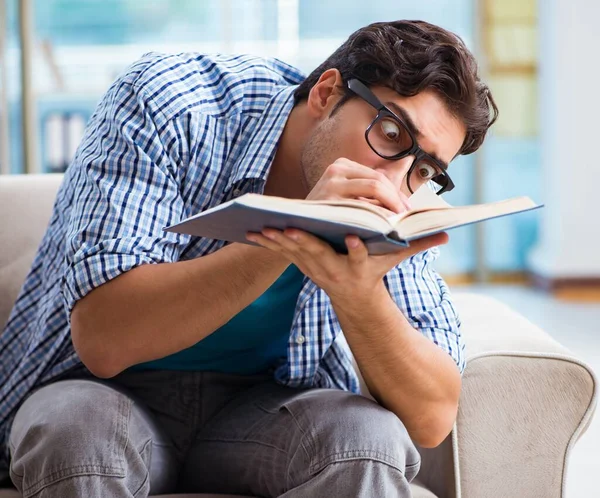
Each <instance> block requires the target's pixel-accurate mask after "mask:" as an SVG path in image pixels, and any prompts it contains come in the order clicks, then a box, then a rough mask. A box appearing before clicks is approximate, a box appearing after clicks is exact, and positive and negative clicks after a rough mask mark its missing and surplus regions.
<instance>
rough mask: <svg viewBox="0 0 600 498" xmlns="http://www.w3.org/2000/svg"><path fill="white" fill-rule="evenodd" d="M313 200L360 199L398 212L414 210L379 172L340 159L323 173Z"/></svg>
mask: <svg viewBox="0 0 600 498" xmlns="http://www.w3.org/2000/svg"><path fill="white" fill-rule="evenodd" d="M306 198H307V199H309V200H340V199H359V200H363V201H366V202H369V203H371V204H375V205H379V206H383V207H385V208H387V209H389V210H390V211H393V212H395V213H401V212H403V211H406V210H408V209H410V204H409V202H408V198H407V197H406V196H405V195H404V194H403V193H402V192H400V190H399V189H398V188H397V187H396V186H395V185H394V184H393V183H392V182H391V180H390V179H389V178H388V177H387V176H385V175H384V174H383V173H381V172H379V171H375V170H374V169H372V168H369V167H368V166H363V165H362V164H359V163H355V162H354V161H350V160H349V159H344V158H340V159H338V160H336V161H335V162H334V163H333V164H331V165H330V166H329V167H328V168H327V169H326V170H325V173H323V176H321V178H320V179H319V181H318V182H317V183H316V185H315V186H314V187H313V189H312V190H311V191H310V193H309V194H308V196H307V197H306Z"/></svg>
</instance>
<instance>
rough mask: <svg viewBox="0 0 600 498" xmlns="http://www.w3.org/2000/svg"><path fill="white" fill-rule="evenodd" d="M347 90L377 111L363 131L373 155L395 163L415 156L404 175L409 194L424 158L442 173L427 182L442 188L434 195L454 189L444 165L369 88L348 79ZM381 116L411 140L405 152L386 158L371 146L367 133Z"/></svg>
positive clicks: (353, 79) (411, 191) (352, 79)
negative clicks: (415, 172)
mask: <svg viewBox="0 0 600 498" xmlns="http://www.w3.org/2000/svg"><path fill="white" fill-rule="evenodd" d="M348 88H349V89H350V90H351V91H352V92H353V93H355V94H356V95H358V96H359V97H360V98H361V99H363V100H364V101H365V102H367V103H368V104H369V105H370V106H371V107H374V108H375V109H376V110H377V116H375V119H374V120H373V121H372V122H371V124H370V125H369V126H368V127H367V129H366V131H365V140H366V141H367V143H368V144H369V147H371V150H372V151H373V152H375V154H377V155H378V156H379V157H382V158H383V159H388V160H390V161H396V160H398V159H402V158H403V157H406V156H411V155H414V156H415V158H414V159H413V162H412V164H411V165H410V168H409V170H408V173H407V174H406V184H407V186H408V190H410V193H411V194H414V192H413V190H412V188H411V186H410V180H409V179H410V175H411V174H412V173H413V171H414V169H415V167H416V166H417V164H418V163H419V162H420V161H421V160H422V159H424V158H425V159H427V161H428V162H432V163H434V164H435V165H436V166H437V167H438V168H439V169H440V171H442V174H440V175H437V176H435V177H433V178H432V179H431V180H429V181H433V182H435V183H437V184H438V185H439V186H440V187H442V188H441V189H440V190H438V191H437V192H436V194H437V195H441V194H443V193H445V192H450V191H451V190H452V189H453V188H454V182H453V181H452V178H450V175H449V174H448V172H447V171H446V167H445V165H444V164H442V163H440V161H438V160H437V159H436V158H435V157H433V156H431V155H429V154H427V152H425V151H424V150H423V149H421V147H420V146H419V143H418V142H417V139H416V137H415V136H414V135H413V133H412V132H411V130H410V129H409V128H408V126H407V125H406V123H405V122H404V121H403V120H402V118H400V117H399V116H398V115H396V113H395V112H393V111H392V110H391V109H390V108H389V107H387V106H386V105H385V104H383V103H381V101H380V100H379V99H378V98H377V96H376V95H375V94H374V93H373V92H372V91H371V90H370V89H369V87H368V86H367V85H365V84H364V83H363V82H362V81H360V80H359V79H356V78H351V79H349V80H348ZM382 115H387V116H389V117H391V118H392V119H394V120H396V121H398V122H399V123H400V125H401V126H402V127H403V128H404V129H405V130H406V132H407V133H408V135H409V137H410V139H411V140H412V146H411V147H410V148H409V149H408V150H406V151H405V152H400V153H399V154H394V155H392V156H386V155H384V154H381V153H380V152H379V151H378V150H377V149H375V147H373V145H371V141H370V140H369V132H370V131H371V128H373V126H374V125H375V124H376V123H377V122H378V121H379V120H380V119H381V116H382ZM440 177H441V178H440Z"/></svg>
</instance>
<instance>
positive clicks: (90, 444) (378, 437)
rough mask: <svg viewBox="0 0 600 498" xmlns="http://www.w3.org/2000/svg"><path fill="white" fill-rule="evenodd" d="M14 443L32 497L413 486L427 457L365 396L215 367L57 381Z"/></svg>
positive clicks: (39, 397) (298, 495)
mask: <svg viewBox="0 0 600 498" xmlns="http://www.w3.org/2000/svg"><path fill="white" fill-rule="evenodd" d="M9 444H10V451H11V468H10V476H11V479H12V480H13V482H14V484H15V486H16V487H17V488H18V489H19V491H20V492H21V493H22V494H23V495H24V497H25V498H29V497H34V496H35V497H36V498H50V497H60V498H75V497H85V498H90V497H98V498H112V497H115V498H116V497H146V496H148V495H149V494H161V493H174V492H189V493H191V492H196V493H223V494H239V495H250V496H284V497H287V498H304V497H307V498H308V497H310V498H314V497H321V496H323V497H369V498H370V497H386V498H393V497H410V496H411V493H410V489H409V482H410V481H411V480H412V479H413V478H414V477H415V475H416V474H417V472H418V470H419V467H420V462H421V459H420V455H419V453H418V451H417V449H416V448H415V446H414V445H413V443H412V441H411V439H410V437H409V436H408V433H407V431H406V429H405V427H404V425H403V424H402V422H401V421H400V420H399V419H398V418H397V417H396V416H395V415H393V414H392V413H391V412H390V411H388V410H386V409H385V408H383V407H381V406H379V405H378V404H376V403H375V402H373V401H371V400H369V399H367V398H365V397H363V396H359V395H355V394H351V393H348V392H344V391H339V390H334V389H294V388H289V387H284V386H280V385H277V384H276V383H275V382H274V381H273V380H272V378H271V376H268V375H255V376H240V375H230V374H220V373H214V372H175V371H131V372H124V373H122V374H121V375H119V376H117V377H115V378H113V379H110V380H109V381H100V380H84V379H81V380H79V379H78V380H64V381H60V382H56V383H54V384H50V385H47V386H45V387H42V388H40V389H38V390H37V391H34V392H33V394H31V395H30V396H29V397H28V398H27V400H26V401H25V402H24V403H23V405H22V406H21V407H20V409H19V411H18V412H17V414H16V417H15V419H14V422H13V425H12V428H11V432H10V437H9Z"/></svg>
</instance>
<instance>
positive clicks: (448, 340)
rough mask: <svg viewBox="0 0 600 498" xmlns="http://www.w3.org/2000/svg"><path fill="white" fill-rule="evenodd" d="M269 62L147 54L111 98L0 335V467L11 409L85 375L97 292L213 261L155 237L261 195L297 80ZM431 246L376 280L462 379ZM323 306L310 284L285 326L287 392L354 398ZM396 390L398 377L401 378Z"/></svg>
mask: <svg viewBox="0 0 600 498" xmlns="http://www.w3.org/2000/svg"><path fill="white" fill-rule="evenodd" d="M303 78H304V77H303V75H302V74H301V73H300V72H299V71H298V70H296V69H294V68H292V67H290V66H288V65H286V64H284V63H282V62H280V61H278V60H274V59H261V58H256V57H250V56H239V57H226V56H207V55H201V54H179V55H172V56H165V55H159V54H147V55H146V56H144V57H143V58H142V59H141V60H140V61H138V62H137V63H135V64H133V65H132V66H131V67H130V68H129V70H128V71H126V72H125V74H124V75H122V76H121V77H120V78H119V79H118V80H117V81H116V82H115V83H114V84H113V85H112V86H111V87H110V89H109V90H108V92H107V93H106V95H105V96H104V98H103V99H102V101H101V102H100V104H99V106H98V108H97V110H96V112H95V113H94V115H93V116H92V118H91V120H90V122H89V124H88V126H87V128H86V131H85V134H84V138H83V140H82V143H81V145H80V147H79V149H78V150H77V153H76V156H75V159H74V160H73V163H72V164H71V165H70V167H69V168H68V170H67V171H66V173H65V177H64V181H63V183H62V185H61V187H60V189H59V192H58V196H57V199H56V201H55V205H54V209H53V213H52V217H51V220H50V223H49V227H48V229H47V231H46V233H45V235H44V237H43V240H42V242H41V245H40V247H39V249H38V252H37V254H36V256H35V259H34V262H33V265H32V268H31V270H30V273H29V274H28V276H27V278H26V281H25V283H24V285H23V288H22V289H21V292H20V295H19V297H18V299H17V302H16V304H15V306H14V308H13V310H12V313H11V315H10V318H9V321H8V323H7V325H6V327H5V329H4V330H3V332H2V335H1V336H0V358H1V361H0V450H3V451H0V467H5V466H6V465H7V463H8V451H7V448H6V446H7V444H6V443H7V436H8V431H9V429H10V422H11V420H12V418H13V417H14V415H15V412H16V410H17V408H18V407H19V406H20V404H21V403H22V402H23V401H24V399H25V397H26V396H27V394H28V393H30V392H31V391H32V389H34V388H36V387H39V386H40V385H43V384H45V383H48V382H52V381H56V380H58V379H62V378H69V377H82V376H90V375H91V374H90V373H89V372H88V371H87V370H86V369H85V367H84V366H83V365H82V364H81V361H80V360H79V358H78V356H77V354H76V353H75V351H74V349H73V345H72V343H71V338H70V326H69V325H70V313H71V310H72V308H73V306H74V305H75V303H76V302H77V301H78V300H79V299H81V298H82V297H84V296H85V295H86V294H87V293H88V292H90V291H91V290H92V289H94V288H96V287H98V286H99V285H102V284H103V283H105V282H108V281H109V280H111V279H113V278H115V277H117V276H118V275H120V274H122V273H124V272H126V271H128V270H131V269H132V268H135V267H137V266H139V265H143V264H157V263H162V262H176V261H181V260H188V259H192V258H198V257H201V256H204V255H207V254H209V253H211V252H214V251H216V250H218V249H219V248H221V247H222V246H223V245H224V242H222V241H218V240H211V239H206V238H198V237H191V236H188V235H181V234H174V233H167V232H163V230H162V229H163V227H165V226H168V225H171V224H174V223H176V222H178V221H180V220H182V219H183V218H185V217H188V216H190V215H192V214H195V213H197V212H199V211H203V210H205V209H208V208H210V207H213V206H216V205H218V204H221V203H222V202H225V201H227V200H229V199H231V198H232V197H235V196H239V195H241V194H243V193H247V192H256V193H262V191H263V188H264V185H265V180H266V177H267V173H268V170H269V166H270V164H271V162H272V160H273V157H274V155H275V150H276V147H277V142H278V140H279V138H280V136H281V133H282V131H283V128H284V125H285V123H286V120H287V117H288V116H289V114H290V111H291V109H292V107H293V92H294V89H295V88H296V85H297V84H298V83H300V82H301V81H302V80H303ZM436 256H437V250H430V251H426V252H424V253H421V254H418V255H416V256H414V257H412V258H410V259H408V260H407V261H405V262H404V263H403V264H402V265H400V266H399V267H397V268H394V269H393V270H392V271H390V272H389V273H388V275H387V276H386V277H385V282H386V285H387V287H388V289H389V292H390V294H391V296H392V297H393V299H394V300H395V301H396V303H397V304H398V306H399V308H400V309H401V310H402V311H403V313H404V314H405V316H406V317H407V318H408V320H409V321H410V323H411V324H412V325H413V326H414V327H415V328H417V329H418V330H419V331H420V332H421V333H423V334H425V335H426V336H427V337H429V338H430V339H431V340H432V341H433V342H434V343H435V344H437V345H438V346H439V347H441V348H443V349H444V350H445V351H447V352H448V354H450V355H451V357H452V358H453V359H454V360H455V362H456V364H457V365H458V368H459V370H460V371H461V373H462V371H463V369H464V367H465V363H464V346H463V343H462V339H461V335H460V332H459V320H458V317H457V315H456V312H455V310H454V308H453V306H452V304H451V302H450V296H449V293H448V289H447V287H446V285H445V284H444V282H443V281H442V279H441V278H440V277H439V276H438V275H437V273H436V272H435V271H434V269H433V268H432V262H433V260H434V259H435V258H436ZM340 332H341V330H340V324H339V322H338V320H337V318H336V316H335V313H334V311H333V309H332V306H331V303H330V301H329V298H328V297H327V295H326V294H325V292H324V291H323V290H321V289H319V288H318V287H317V286H316V285H315V284H314V283H313V282H312V281H311V280H309V279H308V278H305V279H304V284H303V287H302V290H301V292H300V295H299V298H298V301H297V305H296V311H295V314H294V321H293V325H292V328H291V330H290V338H289V343H288V358H287V360H288V361H287V362H285V363H283V364H282V365H280V366H279V367H278V368H277V369H276V370H275V378H276V380H277V381H278V382H280V383H282V384H285V385H288V386H315V387H326V388H337V389H345V390H350V391H354V392H358V391H359V383H358V379H357V377H356V373H355V371H354V369H353V367H352V362H351V357H350V355H349V351H348V349H347V346H344V344H343V342H340V341H337V342H334V340H335V338H336V336H337V335H338V334H339V333H340ZM399 382H401V379H399Z"/></svg>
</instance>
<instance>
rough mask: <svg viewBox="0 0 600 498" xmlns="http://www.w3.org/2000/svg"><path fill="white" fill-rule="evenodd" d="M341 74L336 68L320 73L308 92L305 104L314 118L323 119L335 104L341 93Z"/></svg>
mask: <svg viewBox="0 0 600 498" xmlns="http://www.w3.org/2000/svg"><path fill="white" fill-rule="evenodd" d="M343 84H344V82H343V79H342V75H341V73H340V72H339V70H337V69H328V70H327V71H325V72H324V73H323V74H321V76H320V78H319V80H318V81H317V82H316V83H315V85H314V86H313V87H312V88H311V89H310V92H309V93H308V99H307V106H308V112H309V114H310V115H311V116H312V117H313V118H316V119H324V118H326V117H327V116H329V114H330V113H331V110H332V109H333V107H334V106H335V104H336V103H337V102H338V100H340V98H341V97H342V95H343V90H342V89H341V87H342V85H343Z"/></svg>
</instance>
